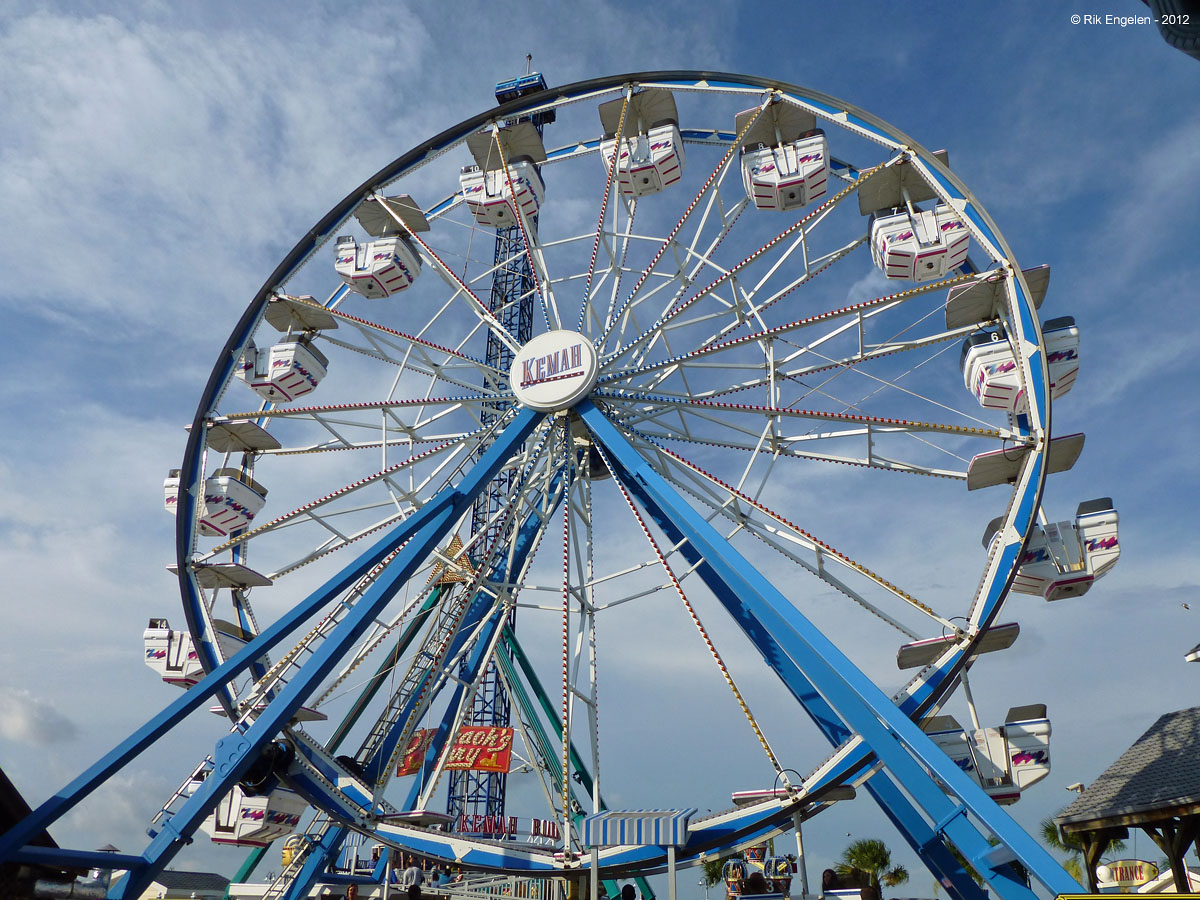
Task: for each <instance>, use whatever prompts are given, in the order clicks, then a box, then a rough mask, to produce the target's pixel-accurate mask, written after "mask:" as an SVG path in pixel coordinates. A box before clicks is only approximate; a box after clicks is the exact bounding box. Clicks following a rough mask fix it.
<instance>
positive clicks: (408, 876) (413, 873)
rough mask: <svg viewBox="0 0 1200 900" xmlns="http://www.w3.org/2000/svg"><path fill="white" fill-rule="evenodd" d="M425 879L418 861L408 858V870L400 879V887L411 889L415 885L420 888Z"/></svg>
mask: <svg viewBox="0 0 1200 900" xmlns="http://www.w3.org/2000/svg"><path fill="white" fill-rule="evenodd" d="M424 880H425V877H424V876H423V875H422V874H421V869H420V868H419V867H418V866H417V861H416V859H415V858H414V857H411V856H410V857H409V858H408V868H407V869H405V870H404V875H403V876H402V877H401V878H400V887H402V888H410V887H412V886H413V885H414V884H415V885H418V886H420V884H421V882H422V881H424Z"/></svg>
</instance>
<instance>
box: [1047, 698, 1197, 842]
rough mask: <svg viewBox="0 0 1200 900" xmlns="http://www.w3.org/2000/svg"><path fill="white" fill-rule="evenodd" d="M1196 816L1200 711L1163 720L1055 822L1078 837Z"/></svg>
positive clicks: (1185, 710)
mask: <svg viewBox="0 0 1200 900" xmlns="http://www.w3.org/2000/svg"><path fill="white" fill-rule="evenodd" d="M1196 812H1200V707H1193V708H1192V709H1181V710H1179V711H1178V712H1172V713H1167V714H1166V715H1163V716H1160V717H1159V719H1158V721H1157V722H1155V723H1154V724H1153V725H1151V726H1150V729H1149V730H1148V731H1147V732H1146V733H1145V734H1143V735H1142V736H1141V737H1140V738H1138V739H1137V741H1136V742H1134V744H1133V746H1132V747H1130V748H1129V749H1128V750H1126V751H1125V752H1124V753H1123V754H1121V757H1120V758H1119V759H1118V760H1117V761H1116V762H1115V763H1113V764H1112V765H1111V766H1109V767H1108V768H1107V769H1106V770H1105V771H1104V773H1103V774H1101V775H1100V777H1099V778H1097V779H1096V780H1095V781H1094V782H1092V784H1091V785H1090V786H1089V787H1088V789H1087V790H1085V791H1084V792H1083V793H1082V794H1080V795H1079V798H1078V799H1077V800H1076V801H1075V802H1074V803H1072V804H1071V805H1070V806H1068V807H1067V808H1066V809H1064V810H1063V811H1062V812H1061V813H1060V814H1059V815H1057V816H1055V819H1054V820H1055V821H1056V822H1057V823H1058V824H1059V825H1061V826H1063V829H1064V830H1065V831H1072V832H1074V831H1082V830H1087V829H1095V828H1097V827H1108V826H1116V825H1138V824H1142V823H1151V822H1155V821H1162V820H1164V819H1167V818H1170V817H1173V816H1181V815H1189V814H1194V813H1196Z"/></svg>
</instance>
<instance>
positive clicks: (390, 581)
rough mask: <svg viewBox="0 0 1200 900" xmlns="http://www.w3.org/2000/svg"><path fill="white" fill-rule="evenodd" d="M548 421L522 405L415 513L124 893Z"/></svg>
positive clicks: (145, 880)
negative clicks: (382, 563) (377, 570)
mask: <svg viewBox="0 0 1200 900" xmlns="http://www.w3.org/2000/svg"><path fill="white" fill-rule="evenodd" d="M541 419H542V414H541V413H537V412H535V411H533V410H529V409H522V410H519V411H518V412H517V414H516V416H515V417H514V419H513V421H512V422H511V423H510V424H509V425H508V427H507V428H505V430H504V431H503V432H502V433H501V434H500V436H499V437H497V439H496V441H495V443H493V444H492V446H491V447H489V448H488V449H487V451H485V452H484V454H483V456H482V457H481V458H480V460H479V462H478V463H476V464H475V466H473V467H472V468H471V469H470V471H468V472H467V473H466V474H465V475H464V477H463V478H462V480H461V481H460V482H459V484H458V485H457V487H454V488H449V487H448V488H444V489H443V490H442V491H439V492H438V494H437V495H435V496H434V498H433V500H431V502H430V503H428V504H427V505H425V506H424V507H422V508H421V509H420V510H419V511H418V512H416V513H414V514H413V515H412V516H411V517H409V519H408V520H407V521H406V522H405V524H406V525H408V526H409V527H408V529H406V540H405V542H404V544H403V547H402V549H401V550H400V551H399V552H398V553H397V555H396V556H395V558H394V559H393V560H392V561H391V562H390V563H389V565H388V567H387V568H386V569H385V570H384V571H383V573H382V574H381V575H380V576H379V577H378V578H377V579H376V580H375V581H374V582H373V583H372V584H371V586H370V587H369V588H368V589H367V590H366V591H365V592H364V593H363V595H362V597H361V598H360V599H359V600H358V602H357V603H355V605H354V606H353V607H352V608H351V609H349V610H348V611H347V612H346V615H345V617H344V618H343V619H342V620H341V621H340V622H339V623H338V624H337V626H336V627H335V628H334V630H333V631H332V633H331V634H330V635H329V636H327V637H326V638H325V640H324V641H322V642H321V644H320V646H319V647H317V649H316V650H315V651H313V654H312V656H311V657H310V658H309V659H308V661H307V662H306V663H305V665H304V667H303V668H302V669H300V670H299V672H297V673H296V675H295V676H294V677H293V678H292V679H291V680H290V681H289V682H288V684H287V685H286V686H285V687H284V688H282V689H281V690H280V691H279V693H278V694H277V695H276V697H275V699H274V700H273V701H272V702H271V703H270V705H269V706H268V707H267V708H266V709H265V710H264V711H263V712H262V713H261V714H260V715H259V717H258V718H257V719H256V720H255V721H254V724H252V725H251V726H250V727H249V728H248V729H247V730H246V731H245V733H244V734H239V733H234V734H231V735H228V736H226V737H224V738H222V739H221V740H220V741H218V742H217V748H216V751H215V753H214V756H213V762H214V768H213V772H212V774H211V775H209V777H208V778H207V779H205V781H204V783H203V784H202V785H201V786H200V787H199V788H198V789H197V790H196V792H195V793H194V794H193V795H192V796H191V797H190V798H188V800H187V802H186V803H185V804H184V805H183V808H182V809H180V811H179V812H178V813H177V814H176V815H175V816H173V817H172V818H171V820H170V821H169V822H164V823H163V829H162V831H161V832H159V834H158V836H157V837H156V838H154V840H153V841H151V843H150V846H149V847H147V848H146V852H145V854H144V855H145V857H146V859H147V861H148V863H149V869H150V870H151V871H147V872H143V873H142V874H141V875H140V876H138V877H131V878H130V879H129V881H128V882H127V883H126V884H125V885H123V890H122V892H121V894H120V896H121V897H123V898H130V897H137V896H139V895H140V894H141V893H142V891H144V890H145V889H146V887H147V886H148V885H149V883H150V881H151V880H152V877H153V872H157V871H158V870H159V869H161V868H162V866H164V865H166V863H167V862H168V861H169V860H170V859H171V858H172V857H173V856H174V855H175V854H176V853H178V852H179V850H180V849H181V848H182V846H183V845H184V844H185V843H187V842H188V841H190V840H191V835H192V833H193V832H194V831H195V830H196V828H197V827H198V826H199V825H200V822H201V821H202V820H203V819H204V817H205V816H207V815H208V813H209V812H210V811H211V810H212V808H213V807H214V806H215V805H216V804H217V802H218V801H219V800H220V798H221V797H223V796H224V795H225V794H226V793H227V792H228V791H229V789H230V788H231V787H232V786H233V784H234V782H236V781H237V780H238V779H239V778H240V777H241V776H242V775H243V774H244V773H245V771H246V770H247V769H248V768H249V767H250V766H251V764H252V763H253V762H254V761H255V760H256V759H257V757H258V754H259V753H260V752H261V750H262V748H263V747H264V746H265V745H266V744H267V743H269V742H270V741H271V740H273V739H274V738H275V736H276V735H278V734H279V732H280V731H281V730H282V729H283V727H284V726H286V725H287V724H288V722H289V721H291V718H292V716H293V715H295V713H296V711H297V710H298V709H299V708H300V706H301V705H302V704H303V703H304V701H305V700H306V699H307V698H308V696H309V695H310V694H311V693H312V692H313V691H314V690H316V689H317V688H318V687H319V686H320V684H321V682H322V681H323V680H324V679H325V677H326V676H327V675H328V674H329V673H330V672H331V671H332V670H333V669H334V668H335V666H336V665H337V663H338V662H339V661H340V660H341V659H342V658H343V657H344V655H345V654H346V653H347V652H348V651H349V650H350V648H351V647H352V646H353V644H354V642H355V641H356V640H357V639H358V638H359V637H360V636H361V634H362V633H363V632H364V631H365V630H366V629H367V628H368V627H370V625H371V623H372V622H373V621H374V620H375V618H376V616H378V615H379V613H380V611H381V610H382V608H383V607H384V606H385V605H386V604H387V603H388V601H390V600H391V599H392V597H393V596H395V594H396V592H397V591H399V590H400V589H401V588H402V587H403V586H404V584H405V583H406V582H407V581H408V579H409V578H410V577H411V576H412V574H413V573H414V572H415V571H416V569H417V568H418V566H420V564H421V563H422V562H423V561H424V560H425V558H426V557H427V556H428V555H429V553H430V552H431V551H432V550H433V548H434V547H435V546H436V545H437V542H438V541H439V540H441V539H442V537H443V536H444V535H445V533H446V531H447V530H448V529H449V527H450V526H451V525H452V524H453V523H454V522H455V521H456V520H457V519H458V518H459V517H460V516H461V515H462V514H463V513H464V512H466V510H467V509H468V507H469V506H470V504H471V503H472V502H473V501H474V499H475V495H476V494H478V493H479V492H480V491H481V490H482V489H483V488H484V487H485V486H486V485H487V483H488V482H489V481H490V480H491V478H492V477H493V476H494V475H495V474H496V472H497V471H498V470H499V469H500V468H501V467H502V466H503V465H504V464H505V463H506V462H507V461H508V460H509V458H510V457H511V456H512V455H513V454H514V453H515V452H516V451H517V448H518V447H519V446H520V445H521V444H522V443H523V442H524V441H525V439H526V438H527V437H529V435H530V434H531V433H532V432H533V429H534V427H535V426H536V425H537V424H538V422H540V421H541Z"/></svg>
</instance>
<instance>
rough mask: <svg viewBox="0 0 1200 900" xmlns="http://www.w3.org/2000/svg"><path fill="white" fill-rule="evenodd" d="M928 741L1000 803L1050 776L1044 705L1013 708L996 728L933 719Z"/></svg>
mask: <svg viewBox="0 0 1200 900" xmlns="http://www.w3.org/2000/svg"><path fill="white" fill-rule="evenodd" d="M922 727H923V729H924V730H925V733H926V734H928V735H929V737H930V739H932V740H933V742H934V743H935V744H937V745H938V747H940V748H941V749H942V751H943V752H944V753H945V754H946V755H947V756H949V757H950V759H951V760H952V761H953V762H954V763H955V765H957V766H958V767H959V768H960V769H962V770H963V771H964V772H966V773H967V774H968V775H970V776H971V777H972V778H973V779H974V780H975V781H976V782H978V783H979V785H980V787H982V788H983V789H984V790H985V791H987V793H988V796H990V797H991V798H992V799H993V800H995V801H996V802H997V803H1000V804H1010V803H1016V802H1017V801H1018V800H1019V799H1021V791H1023V790H1025V789H1026V788H1028V787H1030V786H1032V785H1034V784H1037V783H1038V782H1039V781H1041V780H1042V779H1043V778H1045V777H1046V776H1047V775H1049V774H1050V720H1049V719H1048V718H1046V705H1045V704H1044V703H1034V704H1030V705H1028V706H1014V707H1013V708H1012V709H1010V710H1009V711H1008V715H1007V716H1005V722H1004V724H1003V725H1000V726H998V727H996V728H978V729H975V730H974V731H970V732H968V731H966V730H965V729H964V728H963V727H962V726H961V725H960V724H959V723H958V720H957V719H955V718H954V716H931V717H930V718H929V719H927V720H925V722H924V723H923V725H922Z"/></svg>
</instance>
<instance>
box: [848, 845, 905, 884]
mask: <svg viewBox="0 0 1200 900" xmlns="http://www.w3.org/2000/svg"><path fill="white" fill-rule="evenodd" d="M834 868H835V869H836V870H837V873H838V875H842V876H846V877H850V878H856V879H858V880H859V881H860V882H863V881H865V882H866V883H867V884H869V885H870V886H871V887H872V888H874V889H875V896H876V897H881V896H883V895H882V894H881V893H880V886H881V885H887V886H888V887H895V886H896V885H898V884H904V882H906V881H908V870H907V869H905V868H904V866H901V865H896V866H893V865H892V851H891V850H889V849H888V848H887V845H886V844H884V842H883V841H880V840H876V839H875V838H860V839H859V840H857V841H854V842H853V843H851V844H850V845H849V846H848V847H846V849H845V850H843V851H842V858H841V860H840V861H839V862H838V863H837V864H836V865H835V866H834Z"/></svg>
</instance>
